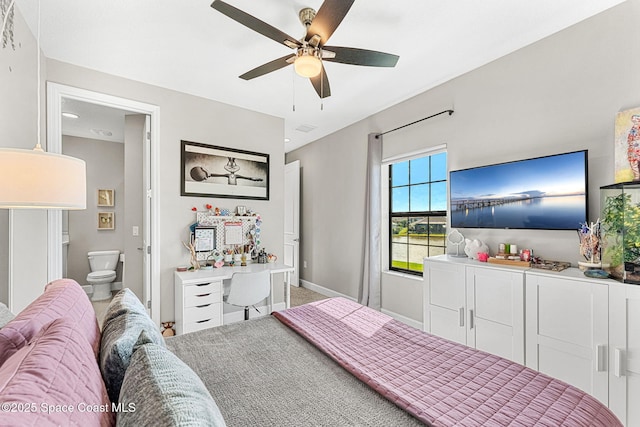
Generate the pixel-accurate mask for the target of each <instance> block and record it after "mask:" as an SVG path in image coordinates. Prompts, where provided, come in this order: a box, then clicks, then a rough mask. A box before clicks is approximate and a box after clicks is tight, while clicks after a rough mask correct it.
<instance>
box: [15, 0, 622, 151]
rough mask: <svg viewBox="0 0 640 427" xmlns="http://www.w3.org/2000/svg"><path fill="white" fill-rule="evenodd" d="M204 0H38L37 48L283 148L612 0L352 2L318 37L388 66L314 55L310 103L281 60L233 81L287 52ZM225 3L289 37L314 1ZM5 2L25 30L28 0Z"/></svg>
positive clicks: (33, 9)
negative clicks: (184, 97)
mask: <svg viewBox="0 0 640 427" xmlns="http://www.w3.org/2000/svg"><path fill="white" fill-rule="evenodd" d="M212 1H213V0H179V1H176V0H135V1H131V0H110V1H104V0H55V1H42V2H41V48H42V51H43V53H44V55H45V56H46V57H48V58H52V59H56V60H60V61H63V62H68V63H71V64H76V65H79V66H83V67H87V68H91V69H95V70H99V71H102V72H105V73H109V74H114V75H117V76H122V77H126V78H129V79H133V80H137V81H142V82H146V83H149V84H153V85H157V86H161V87H165V88H169V89H173V90H177V91H180V92H186V93H189V94H193V95H197V96H201V97H205V98H209V99H213V100H216V101H221V102H224V103H228V104H232V105H236V106H240V107H244V108H248V109H250V110H254V111H259V112H263V113H266V114H270V115H274V116H277V117H282V118H284V121H285V129H284V133H285V137H286V138H289V139H290V140H291V142H289V143H286V144H285V151H287V152H288V151H291V150H292V149H295V148H298V147H300V146H302V145H304V144H306V143H309V142H311V141H314V140H316V139H319V138H321V137H323V136H325V135H328V134H330V133H332V132H335V131H337V130H339V129H341V128H344V127H346V126H348V125H349V124H351V123H354V122H356V121H358V120H361V119H363V118H365V117H367V116H369V115H371V114H374V113H376V112H378V111H381V110H383V109H385V108H387V107H389V106H391V105H394V104H396V103H398V102H400V101H403V100H405V99H407V98H410V97H412V96H414V95H416V94H418V93H421V92H424V91H425V90H427V89H430V88H432V87H434V86H436V85H438V84H440V83H443V82H445V81H447V80H449V79H451V78H453V77H456V76H459V75H461V74H463V73H465V72H467V71H470V70H472V69H474V68H477V67H479V66H481V65H484V64H486V63H488V62H490V61H492V60H494V59H497V58H499V57H501V56H504V55H506V54H508V53H510V52H513V51H514V50H517V49H519V48H521V47H523V46H526V45H528V44H530V43H533V42H535V41H537V40H540V39H541V38H544V37H546V36H548V35H550V34H553V33H555V32H557V31H560V30H562V29H564V28H566V27H568V26H570V25H573V24H575V23H577V22H579V21H581V20H584V19H586V18H588V17H590V16H592V15H595V14H597V13H599V12H601V11H603V10H605V9H607V8H609V7H611V6H614V5H616V4H619V3H622V1H623V0H536V1H531V0H482V1H479V0H440V1H435V0H403V1H397V2H391V1H382V0H358V1H356V2H355V3H354V4H353V7H352V8H351V10H350V11H349V13H348V14H347V16H346V18H345V19H344V21H343V22H342V24H341V25H340V26H339V27H338V29H337V30H336V32H335V33H334V34H333V36H332V37H331V39H330V41H329V44H330V45H336V46H349V47H358V48H364V49H372V50H379V51H383V52H389V53H393V54H397V55H399V56H400V60H399V61H398V64H397V66H396V67H395V68H371V67H358V66H351V65H344V64H338V63H325V68H326V71H327V76H328V77H329V81H330V83H331V92H332V96H331V97H329V98H326V99H325V100H324V102H323V105H322V106H321V102H320V99H319V98H318V96H317V94H316V93H315V91H314V90H313V87H312V86H311V84H310V83H309V82H308V81H307V80H306V79H303V78H301V77H298V76H297V75H295V74H294V72H293V70H292V68H293V67H287V68H284V69H281V70H278V71H275V72H273V73H270V74H267V75H265V76H262V77H258V78H256V79H253V80H250V81H244V80H242V79H239V78H238V76H239V75H240V74H242V73H244V72H246V71H248V70H250V69H253V68H255V67H256V66H258V65H261V64H263V63H265V62H268V61H271V60H273V59H275V58H279V57H281V56H284V55H286V54H287V53H290V52H291V51H290V50H289V49H288V48H286V47H285V46H283V45H280V44H278V43H276V42H274V41H273V40H270V39H268V38H266V37H264V36H262V35H260V34H258V33H256V32H253V31H252V30H249V29H247V28H246V27H244V26H242V25H241V24H239V23H237V22H235V21H233V20H231V19H229V18H228V17H226V16H224V15H222V14H221V13H219V12H217V11H215V10H213V9H212V8H211V7H210V4H211V2H212ZM227 2H228V3H230V4H232V5H233V6H235V7H237V8H239V9H242V10H243V11H245V12H247V13H249V14H252V15H254V16H256V17H257V18H259V19H261V20H263V21H265V22H267V23H269V24H271V25H273V26H274V27H277V28H279V29H280V30H282V31H284V32H285V33H287V34H289V35H291V36H293V37H294V38H300V37H302V35H303V28H302V25H301V24H300V21H299V20H298V17H297V13H298V11H299V10H300V9H301V8H303V7H307V6H309V7H313V8H315V9H316V10H317V9H318V8H319V7H320V5H321V4H322V0H261V1H251V0H227ZM16 3H17V5H18V7H19V9H20V11H21V12H22V14H23V16H25V19H26V20H27V23H28V25H29V27H30V28H31V29H32V31H33V33H34V34H36V31H35V29H36V27H37V2H36V0H17V1H16ZM92 89H95V88H92ZM294 105H295V111H294V109H293V106H294ZM449 107H451V106H449V105H443V106H442V108H443V109H446V108H449ZM91 126H93V127H94V128H98V129H100V128H101V126H100V125H99V124H96V123H93V124H92V125H91ZM301 126H303V127H311V128H313V130H311V131H310V132H301V131H299V130H296V129H297V128H299V127H301Z"/></svg>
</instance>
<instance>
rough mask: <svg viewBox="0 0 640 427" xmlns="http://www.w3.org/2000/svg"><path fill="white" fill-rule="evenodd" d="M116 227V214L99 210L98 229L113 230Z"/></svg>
mask: <svg viewBox="0 0 640 427" xmlns="http://www.w3.org/2000/svg"><path fill="white" fill-rule="evenodd" d="M114 228H115V214H114V213H113V212H98V230H113V229H114Z"/></svg>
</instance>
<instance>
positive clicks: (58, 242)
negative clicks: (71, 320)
mask: <svg viewBox="0 0 640 427" xmlns="http://www.w3.org/2000/svg"><path fill="white" fill-rule="evenodd" d="M63 98H70V99H75V100H78V101H84V102H88V103H91V104H98V105H103V106H106V107H112V108H118V109H121V110H128V111H132V112H135V113H139V114H147V115H149V116H151V147H153V149H152V150H151V154H150V157H151V158H150V159H149V160H150V165H151V182H150V184H151V188H152V189H153V194H151V212H150V215H151V217H150V220H151V236H150V240H151V242H150V243H151V245H150V246H151V254H152V262H151V277H150V279H151V295H150V297H151V307H150V308H149V309H150V311H151V313H150V314H151V318H152V319H153V321H154V322H155V323H156V324H157V325H159V324H160V262H159V255H160V245H159V242H160V220H159V216H160V215H159V214H160V200H159V199H160V194H159V192H158V191H157V189H158V188H159V187H158V182H159V175H158V165H160V157H159V151H160V150H159V149H158V147H160V107H158V106H157V105H152V104H146V103H142V102H138V101H133V100H130V99H125V98H120V97H117V96H112V95H107V94H104V93H99V92H93V91H90V90H86V89H80V88H76V87H72V86H67V85H63V84H59V83H53V82H47V151H49V152H51V153H61V152H62V99H63ZM61 247H62V211H61V210H59V209H49V210H48V247H47V253H48V255H47V276H48V281H52V280H56V279H59V278H61V277H62V251H61V250H60V248H61ZM145 305H146V304H145Z"/></svg>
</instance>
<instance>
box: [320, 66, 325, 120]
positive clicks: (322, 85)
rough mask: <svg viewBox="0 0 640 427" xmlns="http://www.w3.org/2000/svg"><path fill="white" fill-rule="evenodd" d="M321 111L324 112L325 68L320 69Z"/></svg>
mask: <svg viewBox="0 0 640 427" xmlns="http://www.w3.org/2000/svg"><path fill="white" fill-rule="evenodd" d="M320 111H324V66H322V67H321V68H320Z"/></svg>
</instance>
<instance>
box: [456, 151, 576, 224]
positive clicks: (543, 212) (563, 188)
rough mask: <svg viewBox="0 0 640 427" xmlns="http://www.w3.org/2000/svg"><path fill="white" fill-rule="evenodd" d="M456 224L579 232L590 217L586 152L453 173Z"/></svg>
mask: <svg viewBox="0 0 640 427" xmlns="http://www.w3.org/2000/svg"><path fill="white" fill-rule="evenodd" d="M449 189H450V197H449V203H450V212H451V227H452V228H519V229H537V230H576V229H578V228H579V227H580V224H581V223H584V222H585V221H586V220H587V206H588V204H587V150H583V151H575V152H572V153H564V154H556V155H553V156H546V157H537V158H534V159H527V160H520V161H515V162H509V163H500V164H495V165H490V166H482V167H477V168H471V169H463V170H458V171H452V172H451V173H450V174H449Z"/></svg>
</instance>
